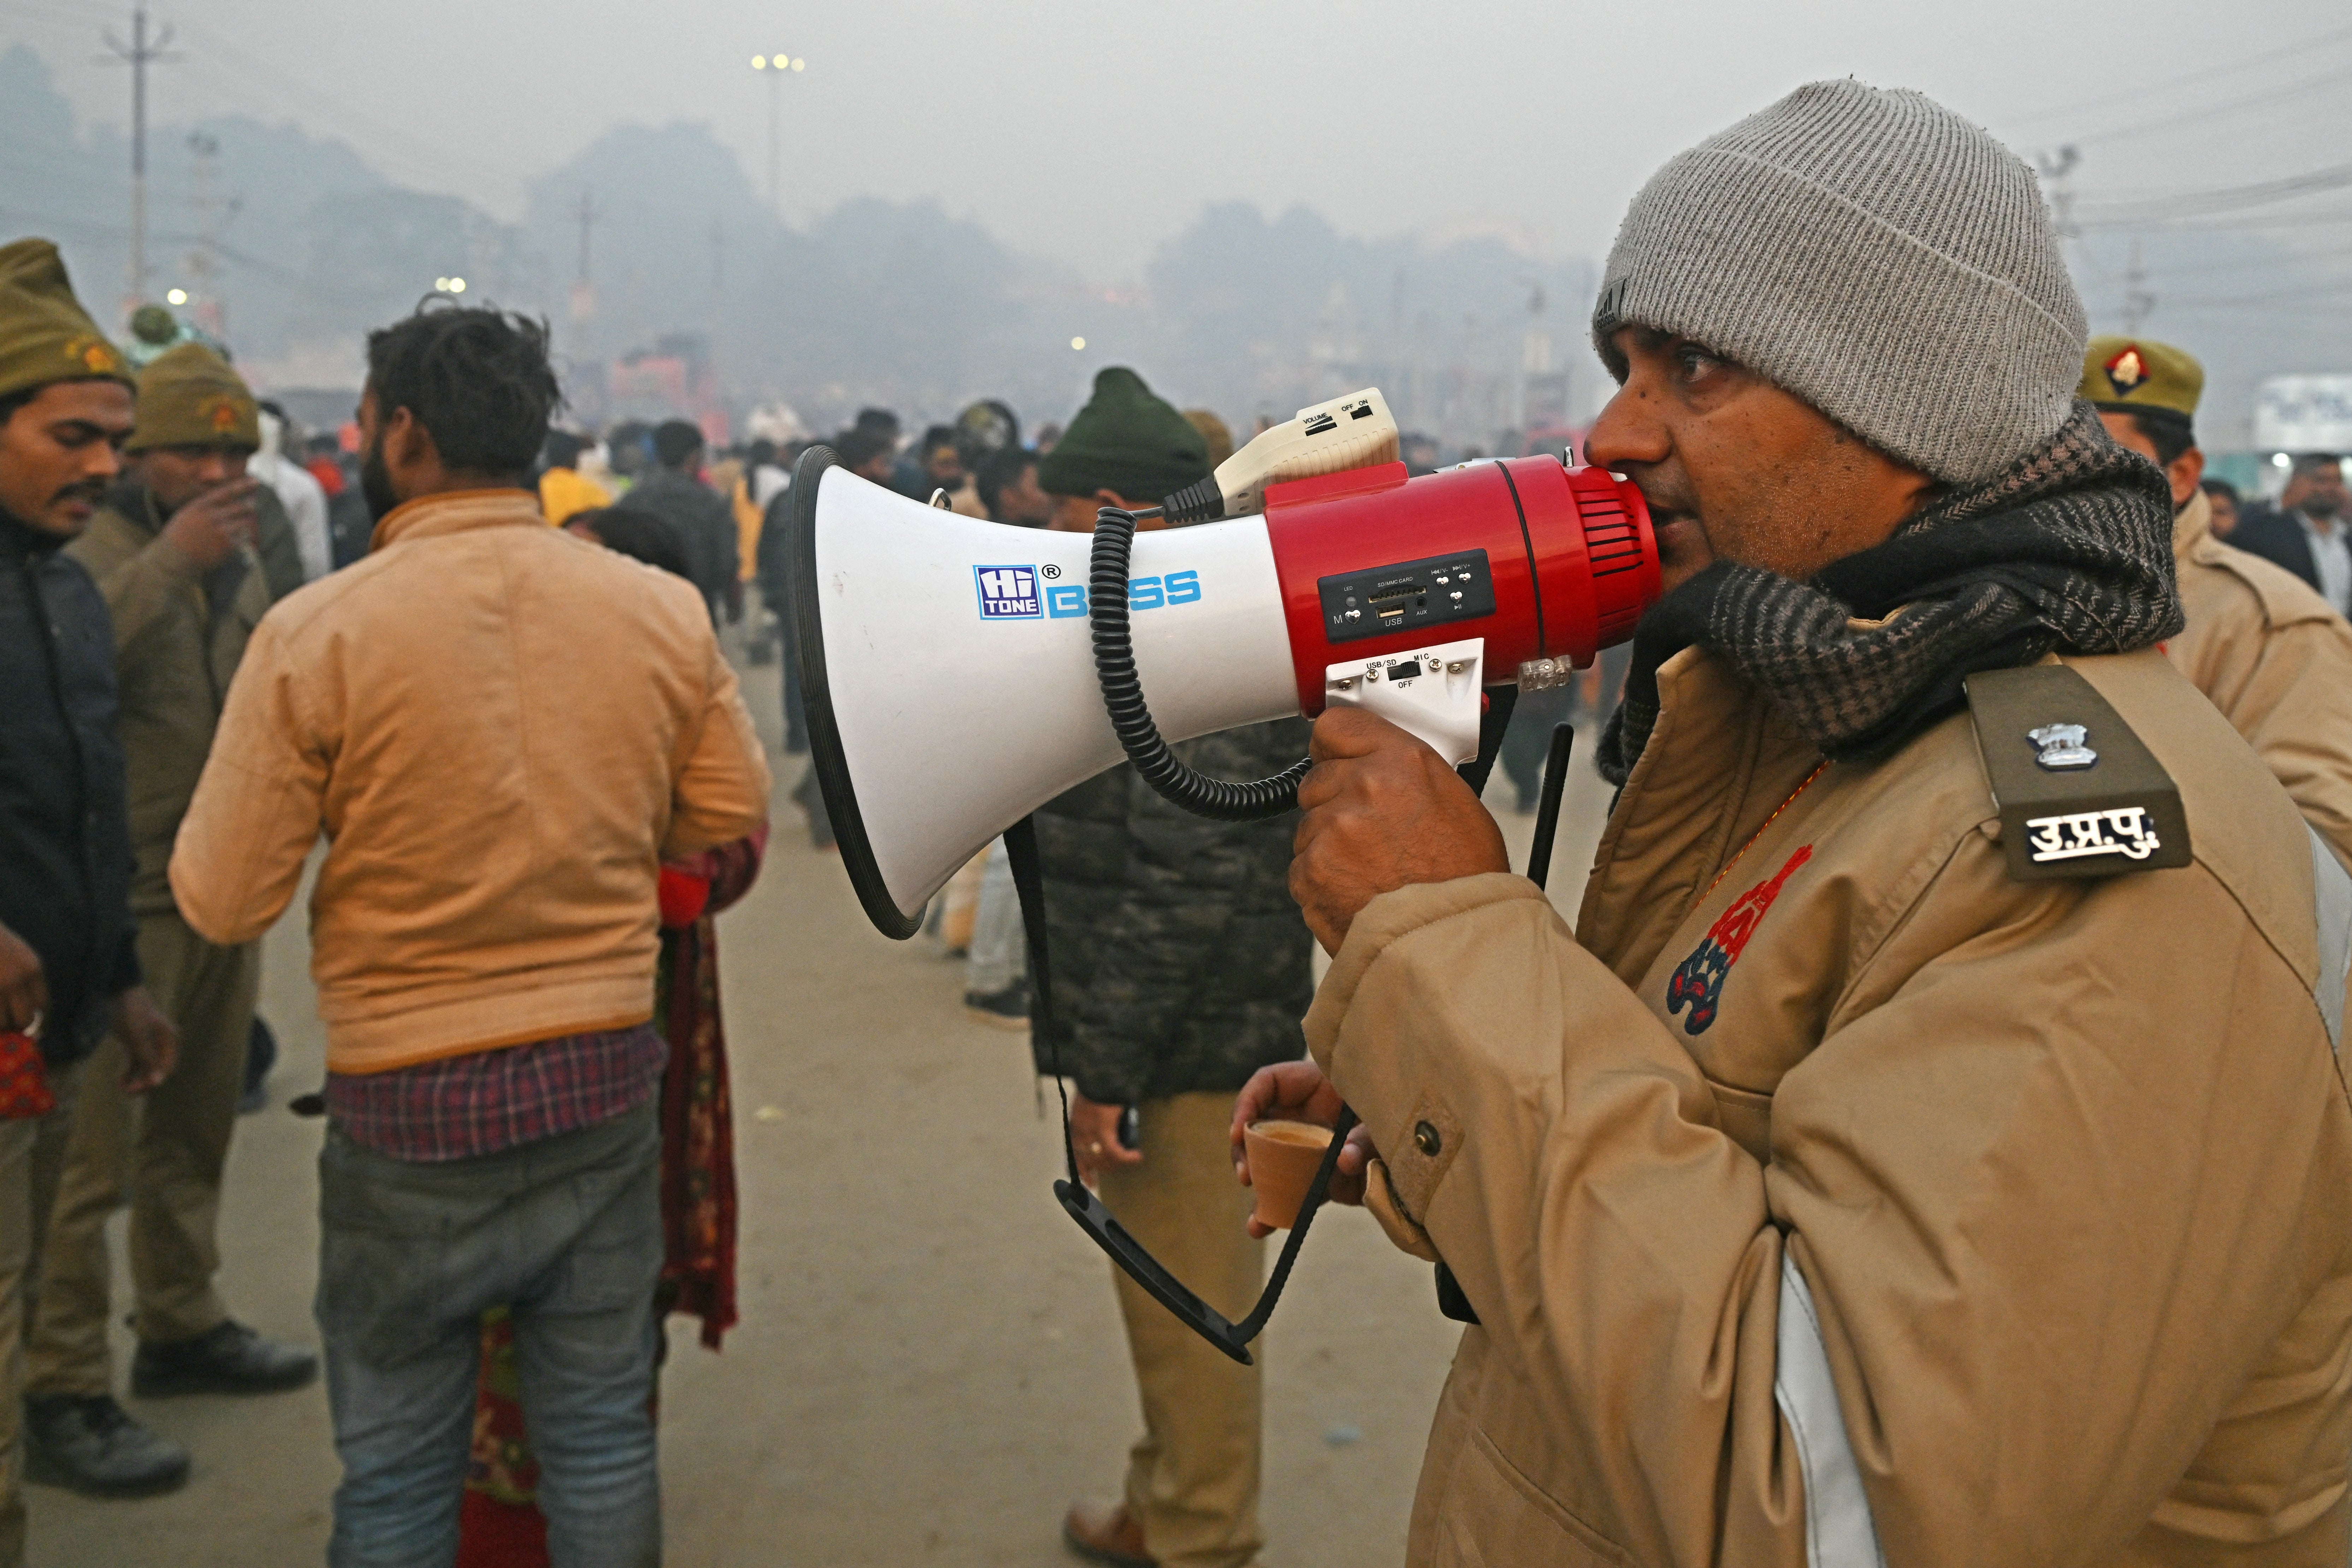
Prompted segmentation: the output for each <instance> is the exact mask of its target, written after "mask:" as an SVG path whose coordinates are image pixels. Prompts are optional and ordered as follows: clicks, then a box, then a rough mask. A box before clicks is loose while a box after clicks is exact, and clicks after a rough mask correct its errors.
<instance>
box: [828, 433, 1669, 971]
mask: <svg viewBox="0 0 2352 1568" xmlns="http://www.w3.org/2000/svg"><path fill="white" fill-rule="evenodd" d="M1383 427H1384V434H1383ZM1376 437H1378V438H1376ZM1395 450H1396V444H1395V425H1394V422H1393V421H1392V420H1391V419H1390V418H1389V417H1388V410H1387V406H1386V405H1385V403H1382V402H1381V400H1380V396H1379V394H1378V393H1377V392H1366V393H1359V394H1354V395H1351V396H1350V397H1348V398H1341V399H1337V400H1334V402H1332V403H1330V404H1327V405H1318V407H1317V408H1314V409H1307V410H1302V411H1301V414H1300V416H1299V418H1298V419H1297V420H1293V421H1291V422H1290V423H1289V425H1287V426H1278V427H1276V429H1275V430H1273V431H1269V432H1267V433H1265V435H1262V436H1260V437H1257V438H1256V439H1255V440H1254V441H1252V442H1251V444H1250V445H1249V446H1248V447H1244V449H1243V451H1242V452H1239V453H1236V454H1234V458H1231V459H1228V461H1227V462H1226V463H1225V464H1224V465H1223V466H1221V467H1220V468H1219V469H1218V471H1217V473H1216V474H1215V475H1213V476H1212V478H1211V480H1209V481H1203V484H1202V486H1195V487H1193V488H1192V490H1188V491H1186V492H1181V493H1180V495H1179V496H1176V497H1171V498H1170V499H1169V501H1168V502H1167V503H1166V507H1165V510H1166V511H1167V512H1168V513H1170V514H1171V515H1174V516H1177V517H1182V516H1186V515H1192V516H1198V515H1202V514H1203V513H1213V512H1216V511H1219V510H1233V509H1234V507H1235V506H1237V505H1249V506H1253V507H1255V509H1256V510H1254V511H1250V512H1246V513H1244V515H1240V516H1230V517H1224V518H1222V519H1221V520H1220V521H1207V522H1201V523H1197V524H1194V525H1192V526H1189V527H1180V528H1170V529H1165V530H1160V531H1144V532H1140V533H1138V534H1136V535H1135V536H1134V539H1133V545H1132V552H1131V555H1130V556H1129V563H1128V567H1127V572H1128V576H1127V580H1126V584H1125V587H1126V595H1125V600H1126V604H1125V611H1126V614H1125V617H1124V618H1125V620H1126V624H1127V626H1128V627H1129V631H1130V633H1131V637H1132V641H1133V659H1134V668H1135V671H1136V673H1137V675H1138V676H1139V678H1140V681H1141V687H1142V696H1143V699H1144V700H1145V701H1146V702H1147V703H1148V704H1149V709H1150V718H1151V720H1153V721H1156V722H1157V725H1158V727H1159V730H1160V733H1161V734H1162V735H1164V736H1165V738H1166V739H1167V740H1169V741H1181V740H1184V739H1187V738H1189V737H1192V736H1195V735H1202V734H1208V733H1210V732H1212V731H1218V730H1226V729H1231V728H1234V727H1235V726H1237V725H1243V724H1250V723H1255V722H1259V721H1265V720H1269V719H1280V718H1286V717H1288V716H1290V715H1293V714H1306V715H1307V716H1309V717H1312V716H1314V715H1316V714H1318V713H1320V712H1321V711H1322V710H1324V708H1325V707H1326V706H1328V705H1329V704H1331V703H1335V702H1336V703H1347V704H1352V705H1356V706H1360V707H1364V708H1367V709H1370V710H1373V711H1375V712H1378V713H1380V714H1381V715H1382V716H1383V717H1386V718H1389V719H1391V720H1392V721H1394V722H1396V723H1398V724H1400V725H1402V727H1403V728H1405V729H1406V730H1408V731H1412V733H1413V734H1415V735H1417V736H1419V737H1420V738H1421V739H1423V741H1426V742H1429V743H1430V744H1431V745H1432V746H1433V747H1435V748H1436V749H1437V750H1438V752H1440V754H1442V755H1444V757H1445V758H1446V760H1447V761H1448V762H1453V763H1464V762H1468V761H1471V760H1473V759H1474V758H1475V756H1476V754H1477V750H1478V745H1477V741H1478V728H1479V726H1478V720H1479V714H1480V711H1481V709H1482V700H1483V695H1484V690H1485V688H1486V686H1488V685H1490V684H1493V685H1508V684H1517V686H1519V687H1520V688H1521V689H1533V688H1537V687H1542V686H1556V685H1559V684H1563V683H1565V681H1567V680H1568V679H1572V677H1573V673H1574V670H1575V669H1576V668H1580V667H1582V666H1585V665H1588V664H1590V663H1591V660H1592V658H1593V656H1594V654H1595V652H1596V651H1597V650H1598V649H1599V648H1601V647H1605V646H1608V645H1610V644H1612V643H1616V642H1620V641H1622V640H1624V639H1625V638H1626V637H1630V636H1631V635H1632V634H1633V623H1634V622H1635V620H1636V619H1638V618H1639V617H1640V616H1641V613H1642V611H1643V609H1645V608H1646V607H1647V606H1648V605H1650V603H1651V602H1652V601H1653V600H1654V599H1655V598H1656V597H1657V595H1658V591H1659V564H1658V550H1657V542H1656V539H1655V537H1654V533H1653V531H1652V528H1651V522H1650V515H1649V510H1648V508H1647V507H1646V506H1645V505H1644V504H1643V500H1642V494H1641V492H1640V491H1639V490H1638V489H1635V488H1634V487H1633V485H1632V484H1630V483H1628V482H1626V481H1625V480H1622V479H1618V478H1616V477H1615V476H1614V475H1612V474H1610V473H1607V472H1604V471H1601V470H1599V469H1595V468H1570V467H1569V466H1567V465H1566V464H1565V463H1564V462H1563V460H1562V459H1560V458H1555V457H1549V456H1545V457H1532V458H1510V459H1506V460H1501V461H1482V462H1477V463H1471V464H1465V465H1463V466H1461V467H1459V468H1450V469H1446V470H1444V471H1442V472H1439V473H1434V474H1426V475H1423V476H1420V477H1418V478H1412V477H1408V475H1407V472H1406V469H1405V466H1404V465H1403V464H1402V463H1401V462H1396V461H1374V462H1371V463H1370V464H1369V465H1368V466H1361V467H1337V468H1334V467H1333V465H1335V464H1342V463H1349V462H1355V461H1360V460H1361V459H1362V458H1365V457H1367V456H1369V457H1371V458H1383V457H1386V458H1392V457H1393V455H1394V453H1395ZM1252 454H1257V457H1256V458H1253V457H1252ZM1301 475H1303V476H1304V477H1297V476H1301ZM792 495H793V506H792V524H791V526H792V534H791V539H790V548H791V561H792V565H793V577H792V597H793V604H792V609H793V637H795V638H796V647H797V651H798V653H799V656H800V657H799V663H800V679H801V688H802V696H803V702H804V706H805V709H806V712H807V716H808V725H809V741H810V754H811V761H812V764H813V766H814V770H815V773H816V777H817V783H818V785H819V787H820V788H821V789H822V791H823V792H824V804H825V808H826V810H827V812H828V813H829V814H830V816H831V817H832V822H833V828H834V833H835V837H836V838H837V840H838V842H839V847H840V850H841V857H842V863H843V867H844V868H845V870H846V871H847V873H848V875H849V879H850V883H851V885H852V886H853V887H854V888H855V889H856V893H857V897H858V900H859V902H860V904H861V905H862V906H863V907H864V909H865V911H866V916H867V918H868V919H870V920H871V921H873V922H874V925H875V926H876V928H877V929H878V930H880V931H882V932H883V933H884V934H886V935H888V936H891V937H896V938H900V939H904V938H906V937H909V936H911V935H913V934H914V932H915V931H916V930H917V929H918V928H919V925H920V924H921V921H922V916H923V910H924V908H925V906H926V905H927V904H928V903H929V900H930V898H931V896H932V895H933V894H934V893H936V892H937V891H938V890H939V889H940V887H942V886H943V885H944V884H945V883H946V881H947V879H948V878H949V877H950V876H951V875H953V874H954V872H955V870H956V869H957V868H959V867H961V866H962V865H963V864H964V863H965V862H966V861H968V860H970V859H971V857H972V856H973V855H974V854H975V853H977V852H978V851H979V850H980V849H981V848H982V847H984V846H985V845H986V844H987V843H988V842H989V841H990V840H991V839H992V838H994V837H996V836H997V835H998V834H1000V833H1003V831H1004V830H1005V829H1006V828H1008V827H1009V826H1012V825H1013V824H1015V823H1017V822H1019V821H1021V820H1022V819H1023V818H1024V817H1025V816H1028V815H1029V814H1030V813H1031V812H1032V811H1034V810H1035V809H1036V808H1037V807H1038V806H1040V805H1044V804H1045V802H1046V801H1048V800H1051V799H1052V798H1053V797H1054V796H1055V795H1059V794H1061V793H1062V792H1063V791H1064V790H1066V789H1068V788H1070V787H1071V786H1072V785H1074V784H1079V783H1082V782H1083V781H1085V780H1087V779H1088V778H1091V777H1093V776H1094V775H1095V774H1097V773H1100V772H1102V771H1103V770H1104V769H1105V768H1108V767H1110V766H1112V765H1113V764H1115V763H1118V762H1119V761H1120V760H1121V759H1122V757H1123V756H1124V755H1125V754H1126V752H1125V751H1124V749H1123V747H1122V744H1121V742H1120V739H1119V736H1118V732H1117V731H1114V729H1113V726H1112V722H1111V720H1110V718H1109V716H1108V713H1107V712H1106V710H1105V705H1104V703H1105V697H1104V688H1103V686H1102V685H1100V684H1099V683H1098V679H1097V667H1096V659H1095V657H1094V637H1093V633H1092V628H1091V626H1090V611H1091V609H1092V605H1091V600H1090V585H1089V562H1090V556H1091V554H1092V552H1093V546H1094V541H1093V540H1091V539H1090V538H1089V537H1088V536H1087V535H1084V534H1077V533H1057V532H1051V531H1041V530H1034V529H1024V528H1011V527H1005V526H1002V525H999V524H996V523H991V522H985V521H978V520H975V519H971V518H967V517H963V516H961V515H958V514H956V513H954V512H950V511H947V510H940V509H938V508H935V507H926V506H924V505H922V504H921V503H919V502H917V501H913V500H908V499H907V498H905V497H903V496H900V495H898V494H897V493H895V492H893V491H891V490H888V489H884V488H883V487H881V486H879V485H877V484H874V483H872V482H870V481H868V480H866V479H861V478H859V477H858V476H857V475H856V474H854V473H851V472H850V471H848V470H847V469H846V468H842V467H840V466H839V464H838V462H837V461H836V459H835V456H834V454H833V452H832V451H831V450H830V449H829V448H827V447H822V446H819V447H811V448H809V449H808V451H806V452H805V453H803V455H802V457H801V459H800V461H799V464H798V465H797V467H796V468H795V470H794V473H793V489H792ZM1113 581H1114V583H1115V582H1116V579H1114V580H1113Z"/></svg>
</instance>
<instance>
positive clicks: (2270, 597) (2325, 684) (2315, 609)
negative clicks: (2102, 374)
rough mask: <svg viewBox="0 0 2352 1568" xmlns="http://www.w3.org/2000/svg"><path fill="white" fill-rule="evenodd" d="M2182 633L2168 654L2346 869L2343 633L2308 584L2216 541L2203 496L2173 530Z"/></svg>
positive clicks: (2351, 798)
mask: <svg viewBox="0 0 2352 1568" xmlns="http://www.w3.org/2000/svg"><path fill="white" fill-rule="evenodd" d="M2172 559H2173V564H2174V565H2175V567H2176V568H2177V569H2178V571H2179V582H2180V607H2181V609H2182V610H2183V611H2185V612H2186V613H2187V614H2188V616H2189V629H2188V630H2186V631H2184V632H2182V633H2181V634H2180V635H2179V637H2174V638H2173V639H2172V640H2171V641H2170V642H2169V643H2167V644H2166V645H2165V653H2166V654H2167V656H2168V657H2169V658H2171V660H2172V662H2173V664H2174V665H2175V666H2177V667H2178V668H2179V670H2180V673H2181V674H2183V675H2185V676H2187V677H2188V678H2189V684H2190V685H2192V686H2194V687H2196V688H2197V689H2198V690H2200V691H2202V692H2203V693H2204V694H2205V695H2206V696H2207V697H2209V698H2210V699H2212V701H2213V706H2214V707H2216V708H2219V709H2220V710H2221V712H2222V715H2223V716H2224V717H2226V718H2227V719H2228V720H2229V721H2230V722H2231V725H2233V726H2234V727H2235V728H2236V730H2237V731H2238V733H2240V734H2241V735H2243V736H2244V737H2245V738H2246V743H2247V744H2248V745H2250V746H2252V747H2253V749H2254V753H2255V755H2257V756H2259V757H2261V758H2262V759H2263V762H2264V763H2268V764H2269V766H2270V770H2271V772H2272V773H2275V774H2276V775H2277V776H2278V781H2279V783H2281V784H2284V785H2285V786H2286V793H2287V794H2288V795H2292V796H2293V797H2294V804H2295V805H2298V806H2301V807H2302V808H2303V815H2304V816H2305V819H2307V820H2308V821H2309V822H2310V824H2311V826H2314V827H2315V828H2317V829H2318V830H2319V834H2320V837H2323V838H2325V839H2326V840H2327V842H2328V843H2330V844H2331V845H2334V846H2335V847H2336V854H2337V855H2338V856H2339V857H2341V858H2343V859H2344V860H2345V861H2346V862H2347V864H2352V626H2346V625H2345V624H2344V617H2343V616H2339V615H2337V614H2336V611H2335V609H2334V608H2333V607H2332V606H2330V605H2329V604H2328V603H2327V601H2326V600H2325V599H2323V598H2321V597H2320V596H2319V595H2317V594H2315V593H2314V592H2313V591H2312V588H2311V585H2310V584H2307V583H2305V581H2304V580H2303V579H2302V578H2300V577H2297V576H2296V575H2295V574H2294V573H2292V572H2289V571H2287V570H2285V569H2284V567H2279V566H2273V564H2271V563H2269V562H2267V561H2265V560H2263V558H2262V557H2261V556H2259V555H2249V554H2248V553H2246V552H2244V551H2242V550H2233V549H2231V547H2230V546H2229V545H2227V544H2224V543H2223V542H2221V541H2220V540H2218V539H2216V538H2214V537H2213V509H2212V505H2211V503H2210V502H2209V501H2208V500H2206V499H2205V492H2204V491H2202V490H2200V491H2198V492H2197V496H2196V498H2195V499H2194V500H2191V501H2190V502H2189V505H2188V507H2187V508H2186V509H2184V510H2182V512H2181V513H2180V516H2179V518H2177V519H2176V520H2174V522H2173V525H2172Z"/></svg>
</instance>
